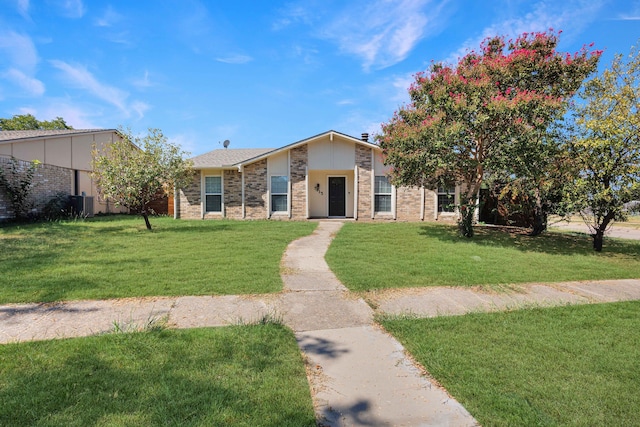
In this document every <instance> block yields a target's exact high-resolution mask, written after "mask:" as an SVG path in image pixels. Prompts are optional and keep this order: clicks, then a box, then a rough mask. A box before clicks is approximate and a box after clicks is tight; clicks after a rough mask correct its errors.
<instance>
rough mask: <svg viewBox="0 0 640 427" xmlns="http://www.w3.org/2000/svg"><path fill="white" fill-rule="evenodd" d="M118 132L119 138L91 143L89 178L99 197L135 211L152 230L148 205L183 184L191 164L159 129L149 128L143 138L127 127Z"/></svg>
mask: <svg viewBox="0 0 640 427" xmlns="http://www.w3.org/2000/svg"><path fill="white" fill-rule="evenodd" d="M119 133H120V135H121V138H120V139H119V140H118V141H115V142H113V143H112V144H109V145H106V146H104V147H98V146H94V148H93V152H92V157H93V159H92V166H93V172H92V177H93V179H94V180H95V182H96V186H97V188H98V192H99V194H100V195H101V196H102V197H104V198H105V199H108V200H112V201H113V202H114V203H115V204H116V205H118V206H124V207H127V208H129V209H131V210H133V211H135V212H138V213H139V214H140V215H141V216H142V217H143V218H144V222H145V225H146V226H147V229H148V230H151V223H150V222H149V214H150V213H151V209H150V208H149V205H150V204H151V202H153V201H154V200H157V199H160V198H162V197H164V196H165V195H166V194H169V192H171V191H173V189H174V188H180V187H184V186H186V185H187V184H188V183H189V182H190V180H191V178H192V176H193V170H192V163H191V161H190V160H185V157H186V155H187V153H185V152H183V151H181V150H180V148H179V147H178V146H177V145H174V144H172V143H170V142H168V141H167V138H166V137H165V136H164V135H163V134H162V131H161V130H159V129H149V133H148V134H147V135H145V136H143V137H137V136H136V137H133V136H132V135H131V131H130V130H129V129H127V130H123V129H122V128H121V129H120V130H119Z"/></svg>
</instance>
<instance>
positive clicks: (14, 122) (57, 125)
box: [0, 114, 73, 130]
mask: <svg viewBox="0 0 640 427" xmlns="http://www.w3.org/2000/svg"><path fill="white" fill-rule="evenodd" d="M41 129H47V130H55V129H73V128H72V127H71V126H69V125H68V124H67V123H66V122H65V121H64V119H63V118H62V117H56V118H55V119H53V120H51V121H46V120H43V121H40V120H38V119H36V118H35V117H34V116H33V115H31V114H22V115H15V116H13V117H12V118H10V119H2V118H0V130H41Z"/></svg>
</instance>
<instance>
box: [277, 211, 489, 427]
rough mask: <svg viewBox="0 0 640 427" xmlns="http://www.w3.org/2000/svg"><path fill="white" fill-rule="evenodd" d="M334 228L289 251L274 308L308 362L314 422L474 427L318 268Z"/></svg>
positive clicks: (364, 308) (362, 306) (326, 225)
mask: <svg viewBox="0 0 640 427" xmlns="http://www.w3.org/2000/svg"><path fill="white" fill-rule="evenodd" d="M340 227H342V223H340V222H320V224H319V225H318V228H317V229H316V231H315V232H314V233H313V234H312V235H310V236H307V237H303V238H301V239H299V240H297V241H295V242H293V243H291V244H290V245H289V247H288V248H287V251H286V255H285V257H284V260H283V265H284V270H285V272H286V274H284V275H283V281H284V286H285V293H284V295H283V297H282V304H281V305H280V307H281V309H282V310H283V311H282V316H283V318H284V321H285V323H286V324H287V325H289V326H291V327H292V328H293V330H294V331H295V332H296V338H297V340H298V345H299V347H300V349H301V350H302V352H303V353H304V355H305V356H306V358H307V363H308V371H309V372H310V375H309V381H310V383H311V388H312V395H313V399H314V406H315V409H316V415H317V419H318V420H319V422H320V423H322V425H326V426H423V425H424V426H426V425H434V426H435V425H438V426H472V425H476V424H477V423H476V421H475V420H474V419H473V418H472V417H471V415H470V414H469V413H468V412H467V411H466V409H464V408H463V407H462V405H460V404H459V403H458V402H456V401H455V400H454V399H452V398H450V397H449V396H448V395H447V393H446V392H445V391H444V390H442V389H440V388H438V387H437V386H436V385H435V384H433V383H431V382H429V380H428V379H426V378H425V377H424V376H422V375H421V374H420V372H419V370H418V369H417V368H416V367H415V366H414V365H413V364H412V363H411V361H410V360H408V359H407V357H406V355H405V354H404V349H403V347H402V346H401V345H400V343H399V342H398V341H396V340H395V339H394V338H393V337H391V336H390V335H388V334H386V333H385V332H383V331H382V330H380V329H379V328H377V327H376V326H375V325H374V322H373V310H372V309H371V308H370V307H369V306H368V305H367V304H366V303H365V302H364V301H363V300H362V299H359V298H354V297H353V296H351V295H350V294H349V293H348V292H347V290H346V289H345V287H344V286H343V285H342V284H341V283H340V282H339V281H338V280H337V279H336V277H335V276H334V275H333V273H332V272H331V270H330V269H329V267H328V265H327V264H326V262H325V260H324V254H325V252H326V251H327V249H328V248H329V244H330V243H331V239H332V237H333V236H334V235H335V234H336V233H337V232H338V230H339V229H340Z"/></svg>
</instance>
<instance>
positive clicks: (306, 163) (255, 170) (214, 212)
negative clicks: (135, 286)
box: [174, 130, 457, 221]
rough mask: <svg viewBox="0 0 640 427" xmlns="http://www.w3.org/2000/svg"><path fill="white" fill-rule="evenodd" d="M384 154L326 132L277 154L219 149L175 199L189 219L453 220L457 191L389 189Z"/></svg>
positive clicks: (179, 213) (197, 160) (201, 161)
mask: <svg viewBox="0 0 640 427" xmlns="http://www.w3.org/2000/svg"><path fill="white" fill-rule="evenodd" d="M381 151H382V150H381V149H380V147H379V146H378V145H376V144H373V143H371V142H369V137H368V135H367V134H362V137H361V138H356V137H352V136H349V135H345V134H343V133H340V132H336V131H333V130H331V131H328V132H325V133H322V134H319V135H316V136H312V137H310V138H306V139H303V140H301V141H297V142H294V143H292V144H289V145H285V146H283V147H280V148H275V149H271V148H264V149H228V148H224V149H218V150H213V151H210V152H208V153H205V154H202V155H200V156H197V157H194V158H193V159H192V160H193V163H194V169H195V170H196V174H195V176H194V180H193V182H192V184H191V185H190V186H189V187H187V188H182V189H178V190H177V191H176V197H175V204H174V216H175V217H176V218H184V219H212V218H232V219H293V220H305V219H310V218H353V219H357V220H379V219H381V220H400V221H434V220H438V219H452V218H453V217H454V215H455V213H454V207H453V205H454V201H455V199H456V198H457V195H456V190H455V189H454V188H451V189H446V188H440V189H426V188H415V187H399V188H396V187H395V186H393V185H391V184H390V183H389V181H388V179H387V177H386V173H387V172H388V169H389V168H388V167H387V166H384V165H383V162H382V157H381Z"/></svg>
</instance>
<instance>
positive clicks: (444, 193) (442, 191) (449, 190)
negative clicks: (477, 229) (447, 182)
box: [438, 185, 456, 213]
mask: <svg viewBox="0 0 640 427" xmlns="http://www.w3.org/2000/svg"><path fill="white" fill-rule="evenodd" d="M455 211H456V187H455V186H453V185H451V186H446V187H438V212H449V213H451V212H455Z"/></svg>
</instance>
